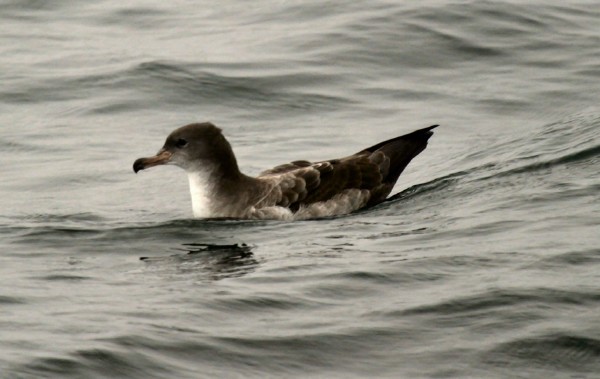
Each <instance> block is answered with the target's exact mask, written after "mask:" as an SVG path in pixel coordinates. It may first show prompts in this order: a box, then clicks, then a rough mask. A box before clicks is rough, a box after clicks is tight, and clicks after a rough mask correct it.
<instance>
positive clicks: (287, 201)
mask: <svg viewBox="0 0 600 379" xmlns="http://www.w3.org/2000/svg"><path fill="white" fill-rule="evenodd" d="M437 126H438V125H433V126H430V127H428V128H424V129H419V130H416V131H414V132H412V133H409V134H406V135H403V136H400V137H396V138H392V139H390V140H387V141H384V142H380V143H378V144H376V145H374V146H371V147H369V148H367V149H364V150H361V151H359V152H358V153H356V154H353V155H350V156H347V157H345V158H340V159H331V160H326V161H321V162H309V161H304V160H301V161H294V162H291V163H287V164H283V165H280V166H277V167H275V168H272V169H270V170H267V171H264V172H262V173H261V174H259V175H258V176H257V177H250V176H247V175H244V174H243V173H241V172H240V170H239V168H238V164H237V161H236V159H235V155H234V154H233V150H232V149H231V145H230V144H229V142H227V140H226V139H225V137H224V136H223V134H222V133H221V129H219V128H217V127H216V126H214V125H213V124H211V123H209V122H204V123H196V124H190V125H186V126H183V127H181V128H179V129H176V130H175V131H173V132H172V133H171V134H170V135H169V136H168V137H167V140H166V142H165V144H164V146H163V147H162V149H160V150H159V152H158V153H157V154H156V155H155V156H153V157H149V158H140V159H137V160H136V161H135V162H134V164H133V171H134V172H136V173H137V172H138V171H140V170H144V169H146V168H150V167H153V166H157V165H162V164H173V165H176V166H179V167H181V168H183V169H184V170H185V171H186V173H187V175H188V179H189V184H190V192H191V195H192V208H193V210H194V216H195V217H198V218H238V219H278V220H299V219H312V218H319V217H327V216H336V215H343V214H347V213H350V212H354V211H356V210H358V209H361V208H367V207H371V206H373V205H376V204H379V203H381V202H382V201H384V200H385V199H386V197H387V196H388V195H389V193H390V192H391V191H392V188H393V187H394V185H395V184H396V181H397V180H398V177H399V176H400V174H401V173H402V171H403V170H404V168H405V167H406V166H407V165H408V163H409V162H410V161H411V160H412V159H413V158H414V157H416V156H417V155H418V154H419V153H420V152H422V151H423V150H424V149H425V147H426V146H427V140H428V139H429V137H431V136H432V135H433V132H432V131H431V130H432V129H433V128H435V127H437Z"/></svg>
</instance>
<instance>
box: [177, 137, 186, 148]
mask: <svg viewBox="0 0 600 379" xmlns="http://www.w3.org/2000/svg"><path fill="white" fill-rule="evenodd" d="M187 143H188V142H187V141H186V140H184V139H183V138H179V139H178V140H177V141H175V146H177V147H178V148H182V147H184V146H185V145H187Z"/></svg>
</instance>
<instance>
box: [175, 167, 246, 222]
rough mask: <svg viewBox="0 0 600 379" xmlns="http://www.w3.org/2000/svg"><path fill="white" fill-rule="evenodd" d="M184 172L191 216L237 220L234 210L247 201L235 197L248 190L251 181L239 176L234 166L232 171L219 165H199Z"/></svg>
mask: <svg viewBox="0 0 600 379" xmlns="http://www.w3.org/2000/svg"><path fill="white" fill-rule="evenodd" d="M186 171H187V175H188V181H189V184H190V195H191V198H192V209H193V212H194V217H196V218H216V217H241V215H239V214H237V211H236V210H237V209H240V206H243V205H244V204H243V203H245V202H246V201H247V200H248V199H247V198H246V196H239V194H240V192H241V193H243V192H244V191H243V190H244V189H249V186H251V185H252V183H253V179H252V178H249V177H247V176H245V175H243V174H242V173H241V172H240V171H239V170H238V169H237V165H236V166H235V169H234V170H232V168H231V167H229V168H226V167H223V166H221V165H203V166H199V167H196V168H194V169H192V170H186ZM242 209H243V208H242Z"/></svg>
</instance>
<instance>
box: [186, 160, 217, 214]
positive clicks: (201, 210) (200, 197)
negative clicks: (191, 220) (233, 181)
mask: <svg viewBox="0 0 600 379" xmlns="http://www.w3.org/2000/svg"><path fill="white" fill-rule="evenodd" d="M188 180H189V182H190V194H191V195H192V209H193V211H194V217H198V218H209V217H217V215H216V214H215V212H214V211H213V208H212V207H211V201H210V199H211V197H212V195H213V191H212V188H211V186H210V184H209V181H208V173H206V172H202V171H194V172H188Z"/></svg>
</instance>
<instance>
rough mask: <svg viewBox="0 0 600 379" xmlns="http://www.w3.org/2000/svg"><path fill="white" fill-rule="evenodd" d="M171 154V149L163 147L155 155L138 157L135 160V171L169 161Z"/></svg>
mask: <svg viewBox="0 0 600 379" xmlns="http://www.w3.org/2000/svg"><path fill="white" fill-rule="evenodd" d="M171 155H173V154H172V153H170V152H169V151H167V150H165V149H161V150H160V151H159V152H158V154H156V156H154V157H149V158H139V159H136V161H135V162H133V172H135V173H136V174H137V173H138V171H140V170H144V169H147V168H150V167H154V166H158V165H161V164H166V163H169V161H170V160H171Z"/></svg>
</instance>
